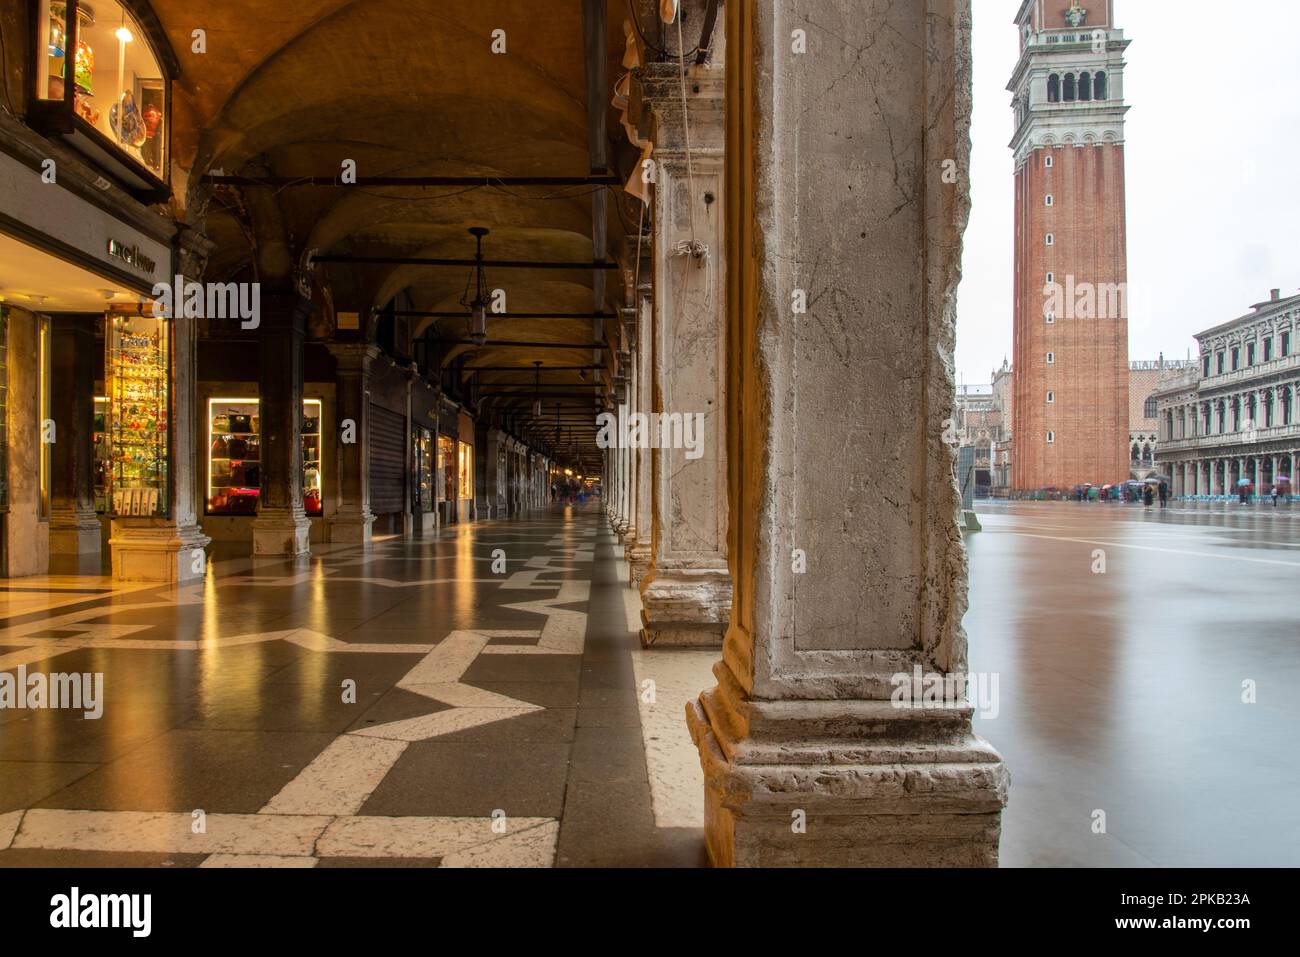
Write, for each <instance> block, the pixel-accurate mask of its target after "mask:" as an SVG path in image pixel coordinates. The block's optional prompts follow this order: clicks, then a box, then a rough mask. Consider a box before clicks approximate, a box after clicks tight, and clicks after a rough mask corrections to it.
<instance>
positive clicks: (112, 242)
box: [108, 238, 158, 276]
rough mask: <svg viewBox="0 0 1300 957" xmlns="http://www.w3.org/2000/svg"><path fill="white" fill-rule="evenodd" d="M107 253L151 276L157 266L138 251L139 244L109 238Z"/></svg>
mask: <svg viewBox="0 0 1300 957" xmlns="http://www.w3.org/2000/svg"><path fill="white" fill-rule="evenodd" d="M108 254H109V255H110V256H112V257H113V258H114V259H118V260H121V261H122V262H124V263H126V264H127V265H128V266H130V267H131V268H132V269H136V270H138V271H139V272H142V273H144V274H145V275H146V276H152V275H153V273H154V270H155V269H156V268H157V267H158V264H157V263H155V262H154V261H153V260H152V259H150V258H149V257H148V256H146V255H145V254H144V253H143V252H141V251H140V247H139V246H132V245H129V244H127V243H124V242H121V241H120V240H117V239H111V238H110V239H109V241H108Z"/></svg>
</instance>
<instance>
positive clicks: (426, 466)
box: [411, 426, 438, 512]
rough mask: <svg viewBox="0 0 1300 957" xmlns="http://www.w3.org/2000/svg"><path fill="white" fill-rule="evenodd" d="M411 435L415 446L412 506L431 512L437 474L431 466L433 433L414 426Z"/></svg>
mask: <svg viewBox="0 0 1300 957" xmlns="http://www.w3.org/2000/svg"><path fill="white" fill-rule="evenodd" d="M412 431H413V433H414V434H413V435H412V436H411V443H412V445H413V446H414V448H415V482H414V483H413V486H412V487H413V488H414V489H415V501H414V503H413V504H414V506H415V510H416V511H417V512H431V511H433V506H434V498H433V495H434V485H435V484H436V482H437V479H438V476H437V474H436V473H435V472H434V468H433V455H434V443H433V435H432V433H430V431H429V430H428V429H425V428H421V427H420V426H416V427H415V428H414V429H413V430H412Z"/></svg>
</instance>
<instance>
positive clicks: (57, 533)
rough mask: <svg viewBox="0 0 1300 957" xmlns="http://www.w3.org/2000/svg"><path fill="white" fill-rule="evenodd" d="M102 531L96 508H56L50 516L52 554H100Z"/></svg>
mask: <svg viewBox="0 0 1300 957" xmlns="http://www.w3.org/2000/svg"><path fill="white" fill-rule="evenodd" d="M101 537H102V533H101V529H100V524H99V516H98V515H96V514H95V512H94V510H93V509H92V510H90V511H82V510H71V509H69V510H66V511H65V510H63V509H59V508H56V509H54V511H53V514H52V515H51V516H50V554H51V555H98V554H99V552H100V541H101Z"/></svg>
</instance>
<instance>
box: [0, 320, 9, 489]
mask: <svg viewBox="0 0 1300 957" xmlns="http://www.w3.org/2000/svg"><path fill="white" fill-rule="evenodd" d="M7 511H9V312H8V310H6V309H5V308H4V306H3V305H0V513H2V512H7Z"/></svg>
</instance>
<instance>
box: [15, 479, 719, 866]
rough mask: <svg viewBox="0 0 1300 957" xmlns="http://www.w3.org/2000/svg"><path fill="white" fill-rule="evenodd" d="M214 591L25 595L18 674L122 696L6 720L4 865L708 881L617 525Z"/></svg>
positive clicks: (574, 526)
mask: <svg viewBox="0 0 1300 957" xmlns="http://www.w3.org/2000/svg"><path fill="white" fill-rule="evenodd" d="M498 550H499V551H498ZM503 556H504V559H505V567H504V573H503V574H497V573H494V572H497V571H500V570H501V564H500V562H499V561H498V560H499V559H500V558H501V557H503ZM494 562H495V563H496V567H495V569H494ZM620 569H621V573H620ZM213 571H214V574H213V575H211V576H209V579H208V580H207V581H206V582H205V583H202V584H198V585H195V586H192V587H183V588H179V589H177V588H162V589H158V588H155V589H143V590H141V589H131V590H124V591H123V592H121V593H114V592H113V591H112V589H113V583H112V582H109V581H107V580H96V581H95V582H94V583H93V587H89V588H88V586H87V580H85V579H81V580H74V579H63V580H51V581H49V582H47V583H45V585H46V586H48V587H49V588H50V589H51V590H52V594H51V595H50V596H49V600H48V601H47V603H46V604H48V605H52V606H54V607H52V608H51V609H50V610H49V611H45V612H41V611H36V610H34V608H35V607H36V606H35V605H33V597H32V596H33V592H32V591H31V589H32V588H33V587H35V586H34V585H33V583H32V582H30V581H29V582H28V583H27V584H26V585H25V586H24V585H22V583H18V582H11V583H6V584H8V585H10V586H12V591H10V592H4V593H0V601H2V602H4V604H0V608H2V609H3V611H4V616H5V617H4V620H3V622H0V670H9V671H12V672H15V673H16V671H17V668H18V667H19V666H26V667H27V668H29V670H31V671H38V670H39V671H44V672H90V673H94V672H102V673H103V675H104V685H105V687H104V709H103V715H102V717H101V718H99V719H98V720H88V719H86V718H85V717H84V716H83V715H82V713H81V712H80V711H75V712H74V711H66V710H5V711H0V866H23V865H53V866H71V865H104V866H119V865H160V866H197V865H201V866H223V865H224V866H230V865H236V866H246V865H251V866H340V865H342V866H346V865H357V864H359V865H367V866H374V865H402V866H437V865H443V866H476V865H477V866H551V865H553V864H558V865H561V866H564V865H588V864H615V863H617V864H623V865H630V866H654V865H690V866H696V865H700V864H702V863H704V857H703V845H702V832H701V830H700V828H699V827H698V826H683V827H673V826H658V827H657V826H656V818H655V815H654V812H653V810H652V805H651V788H650V782H649V776H648V771H647V764H646V751H645V748H644V747H643V740H642V728H641V718H640V712H641V709H640V708H639V707H638V695H637V691H636V675H635V673H634V668H633V652H634V649H635V648H636V637H635V635H634V634H633V633H632V632H631V631H630V630H629V623H630V621H631V617H632V616H631V615H630V614H629V608H628V602H627V595H625V593H628V594H632V593H630V592H629V590H628V589H626V588H625V587H624V586H623V584H622V582H623V581H625V580H626V568H625V566H623V565H622V563H621V562H620V561H618V559H617V557H616V554H615V547H614V539H613V537H612V535H610V534H609V531H608V526H607V523H606V521H605V518H604V516H603V514H601V512H600V508H599V505H598V504H593V505H589V506H588V507H586V508H583V509H567V510H566V509H556V510H554V511H552V512H549V513H546V514H545V515H544V516H543V517H541V518H534V519H532V520H526V521H500V522H480V523H476V524H473V525H468V526H461V527H453V528H451V529H448V530H446V531H444V532H443V533H442V534H441V535H439V536H438V537H436V538H432V539H424V540H415V541H401V540H391V541H387V542H382V543H380V544H378V545H376V546H375V547H374V548H373V550H372V551H371V552H370V553H369V554H364V553H362V552H361V551H360V550H357V549H344V550H337V551H323V553H319V554H316V555H313V556H312V558H311V559H310V560H308V561H304V562H302V563H298V564H291V563H288V562H284V561H275V560H272V561H266V560H259V561H258V562H253V561H252V560H251V559H238V560H234V561H227V562H219V563H217V564H216V565H214V570H213ZM620 575H621V577H620ZM37 584H40V583H37ZM20 588H21V589H24V590H20ZM96 588H98V589H100V590H99V591H95V589H96ZM74 589H75V591H74ZM668 704H669V703H665V706H668ZM673 706H675V707H676V708H677V711H678V713H679V714H680V711H681V708H680V704H679V703H673ZM681 734H682V737H683V738H684V739H685V744H686V745H687V746H689V744H690V742H689V738H688V737H686V731H685V727H684V722H682V728H681ZM697 764H698V762H697ZM688 823H689V824H697V823H698V822H696V821H693V820H690V819H689V818H688Z"/></svg>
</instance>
